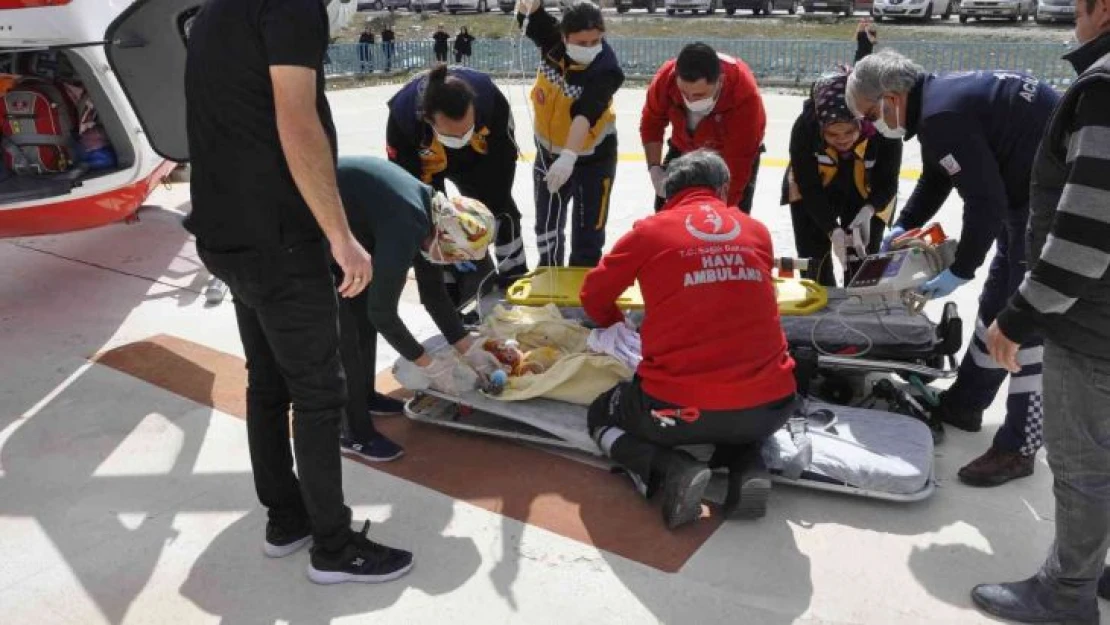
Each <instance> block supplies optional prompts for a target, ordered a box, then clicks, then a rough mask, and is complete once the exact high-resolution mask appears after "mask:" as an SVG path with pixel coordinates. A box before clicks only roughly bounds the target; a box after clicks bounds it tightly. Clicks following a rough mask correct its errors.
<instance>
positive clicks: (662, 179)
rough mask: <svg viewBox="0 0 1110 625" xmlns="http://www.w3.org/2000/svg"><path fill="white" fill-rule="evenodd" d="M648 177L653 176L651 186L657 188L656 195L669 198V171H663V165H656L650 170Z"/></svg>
mask: <svg viewBox="0 0 1110 625" xmlns="http://www.w3.org/2000/svg"><path fill="white" fill-rule="evenodd" d="M648 175H650V176H651V186H653V187H655V195H658V196H659V197H663V198H665V197H667V190H666V186H665V183H666V182H667V170H665V169H663V166H662V165H655V166H654V167H652V168H651V169H649V170H648Z"/></svg>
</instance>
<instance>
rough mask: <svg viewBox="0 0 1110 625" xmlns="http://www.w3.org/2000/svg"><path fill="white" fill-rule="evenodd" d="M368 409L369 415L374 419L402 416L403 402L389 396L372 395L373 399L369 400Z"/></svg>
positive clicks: (403, 410)
mask: <svg viewBox="0 0 1110 625" xmlns="http://www.w3.org/2000/svg"><path fill="white" fill-rule="evenodd" d="M369 409H370V415H371V416H375V417H384V416H387V415H398V414H404V412H405V402H403V401H401V400H399V399H393V398H392V397H390V396H389V395H382V394H381V393H374V397H373V398H371V399H370V405H369Z"/></svg>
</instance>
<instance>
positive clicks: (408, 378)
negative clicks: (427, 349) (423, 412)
mask: <svg viewBox="0 0 1110 625" xmlns="http://www.w3.org/2000/svg"><path fill="white" fill-rule="evenodd" d="M428 356H429V357H430V358H431V359H432V362H431V364H429V365H428V366H427V367H421V366H419V365H417V364H416V363H414V362H411V361H408V360H405V361H402V362H400V363H398V364H397V366H396V367H395V368H394V372H393V374H394V376H396V378H397V381H398V382H400V383H401V384H402V385H403V386H404V387H405V388H407V389H409V390H413V391H423V390H426V389H429V388H430V389H432V390H435V391H439V392H441V393H445V394H447V395H458V394H460V393H464V392H466V391H472V390H474V389H475V388H477V387H478V374H477V373H475V372H474V370H473V369H471V368H470V366H469V365H467V364H466V363H464V362H462V361H460V360H459V357H458V356H456V355H455V350H453V349H444V350H440V351H438V352H435V353H432V354H428Z"/></svg>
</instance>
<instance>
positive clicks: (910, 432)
mask: <svg viewBox="0 0 1110 625" xmlns="http://www.w3.org/2000/svg"><path fill="white" fill-rule="evenodd" d="M806 412H807V413H808V414H818V413H824V414H825V415H830V414H831V415H832V416H833V417H834V418H832V419H828V418H826V419H824V421H826V422H827V421H832V424H831V425H827V426H824V427H819V428H812V429H809V430H808V431H807V432H806V433H805V434H804V436H805V437H806V438H808V441H809V446H810V448H811V453H812V455H811V456H808V457H807V460H808V461H807V462H806V464H805V466H803V467H801V468H800V469H801V470H800V474H799V475H798V476H797V477H794V478H792V477H789V476H788V473H789V471H788V467H789V465H791V463H795V462H796V461H797V455H798V444H797V441H798V440H799V439H798V437H797V436H796V435H795V434H792V433H791V432H790V431H788V430H787V429H786V428H784V429H783V430H780V431H779V432H778V433H777V434H776V435H775V436H774V437H772V438H770V439H768V440H767V442H766V443H765V444H764V446H763V458H764V461H765V463H766V465H767V467H768V469H769V470H770V471H771V474H772V477H773V480H774V481H775V482H776V483H780V484H786V485H790V486H796V487H800V488H809V489H815V490H821V491H825V492H831V493H838V494H846V495H853V496H859V497H867V498H872V499H880V500H884V501H891V502H900V503H903V502H913V501H920V500H923V499H926V498H928V497H929V496H930V495H932V494H933V492H934V490H935V480H934V472H933V439H932V436H931V434H930V432H929V428H928V427H927V426H925V425H924V424H922V423H921V422H919V421H916V420H914V419H911V418H909V417H905V416H902V415H898V414H893V413H889V412H883V411H877V410H866V409H862V408H850V407H845V406H834V405H832V404H826V403H822V402H818V401H809V402H807V404H806ZM586 413H587V408H586V407H585V406H577V405H574V404H569V403H565V402H559V401H552V400H546V399H530V400H527V401H519V402H504V401H500V400H497V399H493V398H490V397H486V396H484V395H482V394H481V393H478V392H474V391H471V392H467V393H463V394H461V395H459V396H449V395H445V394H443V393H439V392H436V391H430V390H426V391H421V392H420V393H418V394H417V395H416V396H415V397H413V398H412V399H410V400H409V401H408V402H407V403H406V404H405V415H406V416H407V417H408V418H410V419H413V420H414V421H419V422H423V423H429V424H432V425H437V426H442V427H447V428H451V429H455V430H460V431H463V432H470V433H474V434H481V435H490V436H496V437H499V438H505V439H509V440H514V441H517V442H521V443H527V444H537V445H542V446H546V447H551V448H555V449H559V450H562V451H569V452H574V454H572V456H573V455H580V456H585V457H587V458H592V462H594V463H596V462H597V461H598V458H599V457H601V455H602V454H601V451H600V449H598V447H597V445H596V444H595V443H594V441H593V439H592V438H591V437H590V435H589V432H588V431H587V427H586ZM689 451H690V452H691V453H693V454H694V455H695V456H697V457H699V458H700V459H702V460H706V459H708V457H709V456H710V455H711V453H712V448H710V447H708V446H698V447H691V448H689Z"/></svg>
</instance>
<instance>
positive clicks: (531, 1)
mask: <svg viewBox="0 0 1110 625" xmlns="http://www.w3.org/2000/svg"><path fill="white" fill-rule="evenodd" d="M539 3H540V0H517V3H516V12H517V13H519V14H521V15H531V14H532V13H534V12H535V11H536V9H538V8H539Z"/></svg>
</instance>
